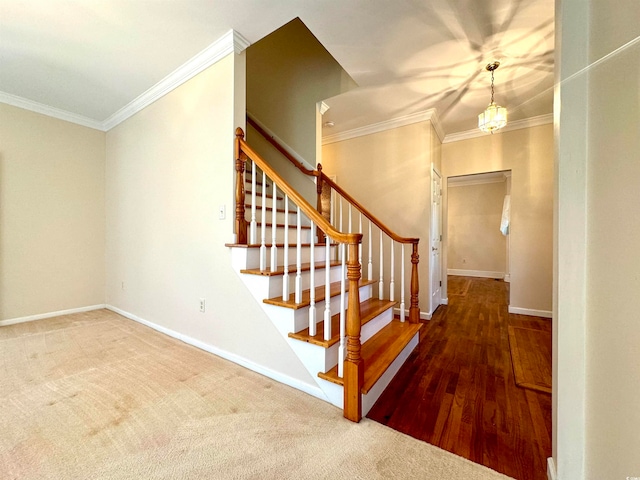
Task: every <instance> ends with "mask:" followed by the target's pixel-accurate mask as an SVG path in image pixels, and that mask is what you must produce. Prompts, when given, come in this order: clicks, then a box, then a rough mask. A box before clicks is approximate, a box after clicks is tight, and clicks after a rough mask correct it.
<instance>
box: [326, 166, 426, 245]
mask: <svg viewBox="0 0 640 480" xmlns="http://www.w3.org/2000/svg"><path fill="white" fill-rule="evenodd" d="M318 168H320V169H321V166H320V165H318ZM320 172H321V173H320V175H321V178H322V181H323V182H327V183H328V184H329V185H331V188H333V189H334V190H335V191H336V192H338V193H339V194H340V195H342V197H343V198H344V199H345V200H346V201H347V202H349V203H350V204H352V205H353V206H354V207H356V208H357V209H358V210H360V212H362V214H363V215H364V216H365V217H367V218H368V219H369V220H371V221H372V222H373V223H374V224H375V225H376V226H377V227H378V228H379V229H380V230H382V231H383V232H384V233H386V234H387V235H388V236H389V237H391V238H392V239H393V240H394V241H396V242H398V243H414V244H417V243H418V242H419V241H420V239H419V238H409V237H401V236H400V235H398V234H396V233H395V232H393V231H392V230H391V229H390V228H389V227H387V226H386V225H385V224H384V223H382V222H381V221H380V220H378V219H377V218H376V217H375V216H374V215H373V214H372V213H371V212H370V211H369V210H367V209H366V208H364V207H363V206H362V204H360V202H358V201H357V200H356V199H355V198H353V197H352V196H351V195H349V194H348V193H347V192H346V191H345V190H344V189H343V188H342V187H341V186H340V185H338V184H337V183H336V182H334V181H333V180H331V179H330V178H329V177H327V176H326V175H325V174H324V173H322V170H320Z"/></svg>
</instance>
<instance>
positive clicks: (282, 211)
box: [244, 203, 296, 215]
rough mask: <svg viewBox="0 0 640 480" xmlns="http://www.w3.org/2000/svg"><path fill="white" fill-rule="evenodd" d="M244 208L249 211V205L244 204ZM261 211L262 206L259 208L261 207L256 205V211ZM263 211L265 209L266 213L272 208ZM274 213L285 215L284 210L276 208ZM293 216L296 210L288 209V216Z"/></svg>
mask: <svg viewBox="0 0 640 480" xmlns="http://www.w3.org/2000/svg"><path fill="white" fill-rule="evenodd" d="M244 207H245V209H251V204H250V203H245V204H244ZM261 209H262V206H261V205H256V210H261ZM265 209H266V210H267V211H271V210H273V208H272V207H265ZM276 212H278V213H285V210H284V208H276ZM295 214H296V210H295V209H291V208H290V209H289V215H295Z"/></svg>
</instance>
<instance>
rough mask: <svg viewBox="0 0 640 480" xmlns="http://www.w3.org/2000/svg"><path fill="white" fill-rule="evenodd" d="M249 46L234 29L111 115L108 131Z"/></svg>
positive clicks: (106, 122)
mask: <svg viewBox="0 0 640 480" xmlns="http://www.w3.org/2000/svg"><path fill="white" fill-rule="evenodd" d="M249 45H250V42H249V41H248V40H247V39H245V38H244V37H243V36H242V35H240V34H239V33H238V32H236V31H234V30H229V31H228V32H227V33H225V34H224V35H223V36H222V37H220V38H219V39H218V40H216V41H215V42H213V43H212V44H211V45H209V46H208V47H207V48H205V49H204V50H202V51H201V52H200V53H198V54H197V55H195V56H194V57H192V58H191V59H190V60H188V61H187V62H186V63H184V64H183V65H181V66H180V67H178V68H177V69H175V70H174V71H173V72H171V73H170V74H169V75H167V76H166V77H165V78H163V79H162V80H160V81H159V82H158V83H156V84H155V85H154V86H153V87H151V88H150V89H148V90H147V91H146V92H144V93H143V94H141V95H140V96H138V97H137V98H136V99H134V100H133V101H131V102H129V103H128V104H127V105H125V106H124V107H122V108H121V109H120V110H118V111H117V112H116V113H114V114H113V115H111V116H110V117H109V118H107V119H106V120H105V121H104V122H103V126H104V129H105V131H108V130H111V129H112V128H113V127H115V126H116V125H118V124H120V123H122V122H124V121H125V120H126V119H127V118H129V117H131V116H133V115H135V114H136V113H138V112H139V111H140V110H142V109H144V108H146V107H147V106H149V105H151V104H152V103H153V102H155V101H156V100H158V99H159V98H161V97H164V96H165V95H166V94H167V93H169V92H171V91H172V90H174V89H175V88H177V87H179V86H180V85H182V84H183V83H185V82H186V81H187V80H190V79H191V78H193V77H195V76H196V75H197V74H199V73H200V72H202V71H203V70H205V69H206V68H208V67H210V66H211V65H213V64H214V63H216V62H218V61H220V60H222V59H223V58H225V57H226V56H227V55H229V54H231V53H240V52H242V51H243V50H244V49H246V48H247V47H248V46H249Z"/></svg>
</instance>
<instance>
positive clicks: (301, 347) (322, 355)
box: [289, 338, 339, 377]
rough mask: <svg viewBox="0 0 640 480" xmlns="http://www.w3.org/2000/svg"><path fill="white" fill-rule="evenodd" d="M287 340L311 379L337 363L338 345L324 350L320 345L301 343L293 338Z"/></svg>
mask: <svg viewBox="0 0 640 480" xmlns="http://www.w3.org/2000/svg"><path fill="white" fill-rule="evenodd" d="M289 340H290V341H289V345H291V348H292V349H293V351H294V352H295V353H296V355H297V356H298V358H300V360H301V361H302V363H303V365H304V366H305V367H306V369H307V371H308V372H309V373H310V374H311V376H313V377H315V376H317V375H318V372H326V371H329V370H331V369H332V368H333V367H334V366H335V365H336V364H337V363H338V347H339V344H338V343H336V344H335V345H332V346H331V347H329V348H324V347H321V346H320V345H314V344H313V343H307V342H301V341H299V340H296V339H293V338H291V339H289Z"/></svg>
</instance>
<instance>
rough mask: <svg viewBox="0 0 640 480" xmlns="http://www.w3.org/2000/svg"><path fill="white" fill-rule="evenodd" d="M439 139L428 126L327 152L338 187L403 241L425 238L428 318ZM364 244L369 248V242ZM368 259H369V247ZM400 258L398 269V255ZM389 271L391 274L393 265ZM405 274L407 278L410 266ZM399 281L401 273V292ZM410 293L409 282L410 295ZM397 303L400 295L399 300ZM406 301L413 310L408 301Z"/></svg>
mask: <svg viewBox="0 0 640 480" xmlns="http://www.w3.org/2000/svg"><path fill="white" fill-rule="evenodd" d="M434 139H437V136H436V135H435V134H434V133H433V127H432V126H431V123H430V122H428V121H425V122H419V123H414V124H411V125H407V126H403V127H398V128H393V129H390V130H386V131H383V132H379V133H374V134H371V135H366V136H362V137H356V138H352V139H349V140H344V141H341V142H336V143H330V144H326V145H324V146H323V151H322V157H323V171H324V172H325V173H326V174H327V175H330V176H331V175H336V177H337V182H338V184H339V185H340V186H341V187H343V188H344V189H345V190H346V191H347V192H349V194H350V195H351V196H353V197H354V198H355V199H356V200H358V201H359V202H360V203H361V204H362V205H363V206H365V207H366V208H367V209H368V210H369V211H371V213H373V215H375V216H376V217H377V218H379V219H380V220H381V221H382V222H384V223H385V224H386V225H387V226H388V227H389V228H390V229H391V230H392V231H394V232H396V233H397V234H398V235H401V236H404V237H418V238H420V243H419V255H420V264H419V282H420V296H419V302H420V311H421V312H423V313H425V314H426V313H429V297H430V295H429V284H430V280H429V259H430V251H431V248H430V244H429V226H430V223H429V222H430V218H431V163H432V160H433V161H434V162H436V166H437V162H438V160H439V159H438V158H432V157H433V155H434V154H435V155H437V153H438V147H437V146H435V145H432V143H433V141H434ZM366 225H367V224H366V223H365V230H366ZM376 235H377V232H376V231H375V230H374V234H373V237H374V241H373V255H372V256H373V258H374V259H375V260H376V261H375V262H374V274H373V278H378V276H379V274H378V272H379V270H378V265H377V264H378V263H379V262H378V260H377V259H378V258H379V256H378V251H379V247H378V244H379V238H378V237H377V236H376ZM364 243H365V245H366V244H367V241H366V239H365V242H364ZM389 248H390V247H389V246H387V245H385V259H386V262H388V261H389V258H390V253H389ZM398 248H399V247H398ZM406 248H407V251H406V252H405V258H406V259H407V260H408V259H409V258H410V254H411V249H410V247H406ZM363 256H364V257H365V258H366V248H365V253H364V254H363ZM395 258H396V262H397V263H398V264H399V263H400V262H399V259H400V253H399V250H398V252H396V257H395ZM363 263H364V262H363ZM409 265H410V264H409ZM386 269H387V272H388V269H389V266H388V264H387V266H386ZM405 273H406V275H407V279H408V278H409V277H408V275H409V273H410V267H407V270H406V272H405ZM364 275H366V271H364V272H363V276H364ZM399 277H400V275H399V274H397V275H396V280H395V282H396V288H397V289H398V288H399V284H400V281H399ZM387 281H388V279H387ZM387 285H388V283H387ZM408 288H409V282H408V280H407V282H406V289H407V292H408ZM398 298H400V297H399V294H398V295H396V299H398ZM406 298H407V300H406V304H407V307H406V308H408V304H409V301H408V298H409V297H408V296H407V297H406Z"/></svg>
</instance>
